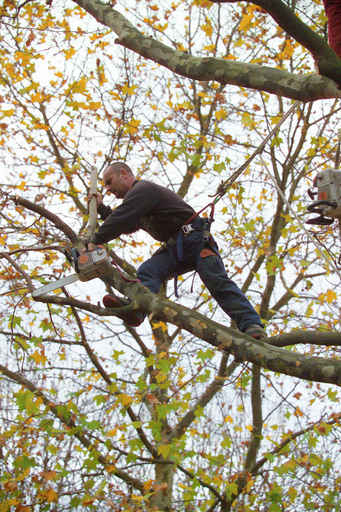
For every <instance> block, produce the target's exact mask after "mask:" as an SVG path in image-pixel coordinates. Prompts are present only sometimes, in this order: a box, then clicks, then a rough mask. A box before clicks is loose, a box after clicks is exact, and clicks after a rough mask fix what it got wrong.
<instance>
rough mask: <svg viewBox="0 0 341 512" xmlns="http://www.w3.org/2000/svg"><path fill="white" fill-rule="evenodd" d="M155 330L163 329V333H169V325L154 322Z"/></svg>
mask: <svg viewBox="0 0 341 512" xmlns="http://www.w3.org/2000/svg"><path fill="white" fill-rule="evenodd" d="M152 325H153V329H159V328H161V330H162V332H166V331H167V325H166V324H165V323H164V322H153V324H152Z"/></svg>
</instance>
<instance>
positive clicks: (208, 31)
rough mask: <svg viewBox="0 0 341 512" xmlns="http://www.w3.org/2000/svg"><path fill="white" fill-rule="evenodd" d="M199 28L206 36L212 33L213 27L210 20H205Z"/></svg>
mask: <svg viewBox="0 0 341 512" xmlns="http://www.w3.org/2000/svg"><path fill="white" fill-rule="evenodd" d="M200 28H201V30H202V31H203V32H205V34H206V35H207V36H208V37H211V35H212V34H213V28H212V25H211V22H210V20H207V23H204V24H203V25H201V27H200Z"/></svg>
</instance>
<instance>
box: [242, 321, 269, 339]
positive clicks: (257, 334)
mask: <svg viewBox="0 0 341 512" xmlns="http://www.w3.org/2000/svg"><path fill="white" fill-rule="evenodd" d="M245 334H248V335H249V336H251V337H252V338H255V340H261V339H262V338H266V334H265V331H264V329H263V327H262V326H261V325H259V324H251V325H249V326H248V327H247V329H246V330H245Z"/></svg>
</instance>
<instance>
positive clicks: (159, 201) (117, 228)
mask: <svg viewBox="0 0 341 512" xmlns="http://www.w3.org/2000/svg"><path fill="white" fill-rule="evenodd" d="M98 212H99V214H100V216H101V218H102V219H104V222H103V224H102V225H101V226H100V227H99V229H98V231H97V232H96V233H95V234H94V236H93V237H92V240H91V241H92V242H93V243H95V244H102V243H105V242H109V241H110V240H113V239H114V238H117V237H118V236H120V235H121V234H128V233H134V232H135V231H137V230H138V229H143V230H144V231H147V233H149V234H150V235H151V236H152V237H153V238H155V239H156V240H159V241H160V242H166V241H167V240H168V239H169V238H170V237H171V236H173V235H174V234H175V233H176V232H177V231H178V230H179V229H180V227H181V226H182V225H183V224H184V223H185V222H186V221H187V220H188V219H189V218H190V217H191V215H193V213H194V210H193V208H192V207H191V206H189V205H188V204H187V203H186V202H185V201H183V199H181V197H179V196H178V195H177V194H175V193H174V192H172V191H171V190H168V189H167V188H165V187H161V186H160V185H156V184H155V183H152V182H150V181H145V180H141V181H135V182H134V184H133V186H132V187H131V188H130V189H129V191H128V192H127V194H126V195H125V197H124V199H123V201H122V203H121V204H120V205H119V206H118V207H117V208H115V209H114V210H112V209H111V208H110V207H109V206H104V205H101V206H100V207H99V209H98Z"/></svg>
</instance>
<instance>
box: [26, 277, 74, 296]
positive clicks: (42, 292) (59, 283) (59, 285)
mask: <svg viewBox="0 0 341 512" xmlns="http://www.w3.org/2000/svg"><path fill="white" fill-rule="evenodd" d="M78 280H79V275H78V274H71V275H70V276H67V277H63V278H62V279H58V281H53V282H52V283H49V284H46V285H45V286H42V287H41V288H38V289H37V290H34V291H33V292H32V297H34V298H36V297H41V296H42V295H46V294H47V293H49V292H53V290H57V289H58V288H62V287H63V286H66V285H67V284H71V283H74V282H75V281H78Z"/></svg>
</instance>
